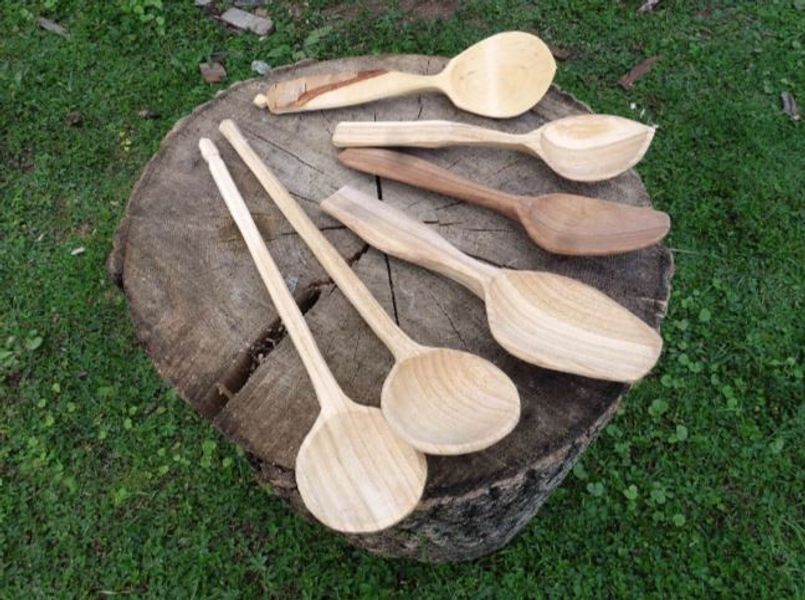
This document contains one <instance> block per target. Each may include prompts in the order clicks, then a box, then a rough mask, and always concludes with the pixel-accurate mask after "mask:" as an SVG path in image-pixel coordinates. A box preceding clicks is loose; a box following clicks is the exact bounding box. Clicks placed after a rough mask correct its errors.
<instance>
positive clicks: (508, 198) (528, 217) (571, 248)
mask: <svg viewBox="0 0 805 600" xmlns="http://www.w3.org/2000/svg"><path fill="white" fill-rule="evenodd" d="M338 159H339V160H340V161H341V162H342V163H344V164H345V165H347V166H348V167H352V168H353V169H357V170H359V171H363V172H365V173H371V174H372V175H379V176H380V177H387V178H389V179H394V180H396V181H402V182H403V183H408V184H411V185H415V186H417V187H421V188H424V189H426V190H430V191H432V192H437V193H440V194H445V195H446V196H453V197H454V198H460V199H461V200H466V201H468V202H472V203H473V204H479V205H480V206H485V207H487V208H491V209H492V210H496V211H498V212H500V213H503V214H504V215H506V216H507V217H509V218H510V219H514V220H515V221H520V223H521V224H522V225H523V227H524V228H525V230H526V232H527V233H528V235H529V236H530V237H531V239H532V240H534V241H535V242H536V243H537V244H539V245H540V246H542V247H543V248H545V249H546V250H550V251H551V252H555V253H557V254H572V255H601V254H617V253H619V252H629V251H630V250H637V249H638V248H645V247H646V246H650V245H651V244H656V243H657V242H659V241H660V240H661V239H662V238H664V237H665V235H666V234H667V233H668V229H669V228H670V227H671V219H670V218H669V217H668V215H667V214H666V213H664V212H661V211H658V210H654V209H652V208H642V207H638V206H629V205H627V204H619V203H617V202H607V201H606V200H599V199H597V198H589V197H587V196H577V195H575V194H546V195H544V196H515V195H513V194H506V193H504V192H501V191H498V190H494V189H492V188H488V187H486V186H483V185H481V184H478V183H475V182H472V181H469V180H468V179H464V178H463V177H459V176H458V175H455V174H453V173H451V172H450V171H448V170H446V169H442V168H441V167H438V166H436V165H434V164H433V163H432V162H430V161H427V160H424V159H421V158H417V157H416V156H412V155H410V154H403V153H401V152H394V151H392V150H381V149H378V148H360V149H358V148H350V149H348V150H344V151H343V152H342V153H341V154H339V156H338Z"/></svg>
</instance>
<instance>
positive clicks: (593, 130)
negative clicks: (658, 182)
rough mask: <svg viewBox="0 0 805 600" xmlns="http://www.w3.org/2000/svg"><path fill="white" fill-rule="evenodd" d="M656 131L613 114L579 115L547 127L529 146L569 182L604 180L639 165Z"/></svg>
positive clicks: (557, 121)
mask: <svg viewBox="0 0 805 600" xmlns="http://www.w3.org/2000/svg"><path fill="white" fill-rule="evenodd" d="M654 131H655V128H654V127H649V126H647V125H643V124H642V123H638V122H637V121H632V120H631V119H624V118H623V117H617V116H614V115H579V116H576V117H565V118H564V119H558V120H556V121H552V122H550V123H548V124H546V125H544V126H543V127H541V128H540V130H539V132H540V136H539V139H538V141H535V142H531V143H529V146H530V147H532V151H534V153H535V154H537V155H538V156H540V157H541V158H542V160H544V161H545V162H546V163H547V164H548V166H549V167H551V169H553V170H554V171H556V172H557V173H559V174H560V175H562V176H563V177H565V178H566V179H571V180H573V181H601V180H603V179H609V178H611V177H615V176H617V175H620V174H621V173H623V172H625V171H627V170H629V169H631V168H632V167H633V166H635V165H636V164H637V163H638V162H640V159H642V158H643V156H644V155H645V154H646V152H647V151H648V148H649V146H650V145H651V140H652V139H654Z"/></svg>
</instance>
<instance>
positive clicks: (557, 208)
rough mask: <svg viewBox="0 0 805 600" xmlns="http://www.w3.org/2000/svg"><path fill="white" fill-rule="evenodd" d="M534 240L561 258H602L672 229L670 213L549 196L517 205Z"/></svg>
mask: <svg viewBox="0 0 805 600" xmlns="http://www.w3.org/2000/svg"><path fill="white" fill-rule="evenodd" d="M517 212H518V216H519V218H520V223H521V224H522V225H523V227H524V228H525V230H526V232H527V233H528V235H529V236H530V237H531V239H533V240H535V241H537V240H538V241H539V245H540V246H542V247H543V248H545V249H546V250H549V251H550V252H555V253H557V254H568V255H585V256H603V255H608V254H616V253H619V252H629V251H632V250H636V249H639V248H645V247H646V246H650V245H652V244H656V243H657V242H659V241H660V240H662V239H663V238H664V237H665V236H666V235H667V234H668V231H669V230H670V229H671V218H670V217H669V216H668V214H667V213H664V212H662V211H659V210H654V209H651V208H647V207H642V206H630V205H628V204H620V203H617V202H607V201H606V200H598V199H597V198H590V197H588V196H577V195H575V194H561V193H559V194H546V195H544V196H538V197H534V198H533V199H532V201H531V202H528V203H521V204H519V205H518V206H517Z"/></svg>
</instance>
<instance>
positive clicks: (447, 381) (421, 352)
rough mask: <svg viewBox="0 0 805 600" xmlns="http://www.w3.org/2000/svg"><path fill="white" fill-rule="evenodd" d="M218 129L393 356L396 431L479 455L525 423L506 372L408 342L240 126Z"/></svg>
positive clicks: (439, 449)
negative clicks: (478, 451) (521, 423)
mask: <svg viewBox="0 0 805 600" xmlns="http://www.w3.org/2000/svg"><path fill="white" fill-rule="evenodd" d="M219 129H220V130H221V133H223V134H224V137H226V139H227V140H228V141H229V143H230V144H232V147H233V148H235V150H236V151H237V153H238V154H239V155H240V157H241V158H242V159H243V161H244V162H245V163H246V164H247V165H248V166H249V168H250V169H251V171H252V173H254V175H255V176H256V177H257V179H258V180H259V181H260V183H261V184H262V186H263V188H265V190H266V192H267V193H268V195H269V196H270V197H271V198H272V199H273V200H274V202H275V204H276V205H277V207H278V208H279V209H280V210H281V211H282V213H283V215H285V217H286V218H287V219H288V221H289V222H290V223H291V225H292V226H293V228H294V229H295V230H296V231H297V233H299V235H300V237H301V238H302V239H303V240H304V241H305V243H306V244H307V245H308V247H309V248H310V250H311V251H312V252H313V254H314V255H315V256H316V258H317V259H318V261H319V262H320V263H321V264H322V266H323V267H324V270H325V271H327V273H328V274H329V275H330V276H331V277H332V278H333V281H335V283H336V284H337V285H338V287H339V289H340V290H341V291H342V292H343V293H344V295H345V296H346V297H347V299H348V300H349V301H350V302H351V303H352V305H353V306H354V307H355V309H356V310H357V311H358V312H359V313H360V314H361V316H362V317H363V319H364V320H365V321H366V322H367V323H368V324H369V326H370V327H371V328H372V330H373V331H374V332H375V333H376V334H377V336H378V337H379V338H380V339H381V340H382V341H383V343H384V344H385V345H386V346H387V347H388V349H389V350H390V351H391V353H392V354H393V355H394V358H395V365H394V367H393V368H392V370H391V371H390V372H389V374H388V376H387V377H386V381H385V384H384V385H383V391H382V395H381V408H382V410H383V414H384V415H385V417H386V419H387V420H388V423H389V425H390V426H391V427H392V429H394V431H395V432H396V433H397V434H398V435H399V436H401V437H402V438H403V439H404V440H406V441H407V442H408V443H409V444H411V445H412V446H413V447H415V448H417V449H418V450H421V451H422V452H428V453H430V454H463V453H466V452H474V451H476V450H482V449H484V448H487V447H489V446H491V445H492V444H494V443H495V442H497V441H498V440H500V439H501V438H503V437H505V436H506V435H508V434H509V432H511V430H512V429H514V427H515V426H516V425H517V423H518V421H519V420H520V396H519V393H518V392H517V388H516V387H515V385H514V383H512V381H511V380H510V379H509V378H508V377H507V376H506V374H505V373H504V372H503V371H501V370H500V369H498V368H497V367H496V366H494V365H493V364H492V363H490V362H489V361H487V360H484V359H482V358H481V357H479V356H475V355H474V354H470V353H468V352H462V351H459V350H453V349H448V348H429V347H426V346H421V345H419V344H417V343H416V342H414V341H413V340H412V339H411V338H409V337H408V336H407V335H406V334H405V333H404V332H403V331H402V330H401V329H400V328H399V327H398V326H397V324H396V323H395V322H394V321H393V320H392V319H391V317H389V315H388V314H387V313H386V311H385V310H384V309H383V307H382V306H381V305H380V304H379V303H378V302H377V300H376V299H375V297H374V296H373V295H372V293H371V292H370V291H369V290H368V288H367V287H366V286H365V285H364V284H363V282H362V281H361V280H360V279H359V278H358V276H357V275H355V272H354V271H353V270H352V269H351V268H350V267H349V265H348V264H347V263H346V261H345V260H344V259H343V258H342V257H341V255H340V254H339V253H338V251H337V250H336V249H335V248H334V247H333V245H332V244H331V243H330V242H329V241H328V240H327V238H325V237H324V235H323V234H322V233H321V231H319V229H318V227H316V225H315V224H314V223H313V222H312V221H311V220H310V218H309V217H308V216H307V214H306V213H305V211H304V210H302V208H301V207H300V206H299V204H298V203H297V202H296V200H294V199H293V197H292V196H291V195H290V194H289V193H288V191H287V190H286V189H285V187H284V186H283V185H282V184H281V183H280V182H279V180H277V178H276V177H275V176H274V174H273V173H271V171H270V170H269V169H268V167H267V166H266V165H265V163H264V162H263V161H262V160H261V159H260V157H258V156H257V153H255V151H254V150H253V149H252V147H251V145H249V143H248V141H246V138H244V137H243V134H242V133H241V132H240V130H239V129H238V127H237V125H236V124H235V123H234V121H232V120H230V119H226V120H224V121H222V122H221V125H220V127H219Z"/></svg>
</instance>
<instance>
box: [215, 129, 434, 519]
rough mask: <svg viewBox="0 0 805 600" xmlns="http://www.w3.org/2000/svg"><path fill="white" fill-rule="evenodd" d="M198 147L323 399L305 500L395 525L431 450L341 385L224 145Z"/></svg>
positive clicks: (305, 449) (303, 477) (299, 472)
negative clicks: (222, 151)
mask: <svg viewBox="0 0 805 600" xmlns="http://www.w3.org/2000/svg"><path fill="white" fill-rule="evenodd" d="M199 148H200V149H201V154H202V156H203V157H204V159H205V160H206V161H207V163H208V164H209V167H210V172H211V173H212V176H213V178H214V179H215V183H216V184H217V185H218V189H219V190H220V192H221V195H222V196H223V197H224V201H225V202H226V205H227V208H229V212H230V213H231V214H232V218H233V219H234V220H235V223H236V224H237V226H238V229H240V232H241V234H242V235H243V239H244V240H245V241H246V245H247V246H248V248H249V253H250V254H251V255H252V258H253V259H254V262H255V265H256V266H257V270H258V271H259V272H260V276H261V277H262V278H263V282H264V283H265V285H266V287H267V288H268V293H269V294H270V295H271V300H272V301H273V302H274V306H275V307H276V309H277V313H278V314H279V316H280V318H281V319H282V322H283V323H284V324H285V327H286V329H287V330H288V335H290V337H291V341H292V342H293V344H294V346H295V347H296V350H297V352H299V356H300V357H301V358H302V362H303V363H304V365H305V369H307V372H308V375H309V377H310V380H311V381H312V382H313V389H314V390H315V392H316V397H317V398H318V401H319V404H320V405H321V412H320V413H319V416H318V418H317V419H316V422H315V423H314V424H313V427H312V428H311V429H310V431H309V432H308V434H307V436H305V439H304V441H303V442H302V447H301V448H300V449H299V454H298V455H297V457H296V483H297V485H298V487H299V493H300V494H301V495H302V500H304V502H305V505H306V506H307V507H308V509H310V512H311V513H313V515H314V516H315V517H316V518H317V519H319V521H321V522H322V523H324V524H325V525H327V526H328V527H332V528H333V529H337V530H339V531H343V532H347V533H368V532H373V531H379V530H381V529H385V528H386V527H389V526H391V525H393V524H394V523H397V522H398V521H400V520H401V519H403V518H404V517H406V516H407V515H408V514H409V513H411V511H413V510H414V508H415V507H416V505H417V503H418V502H419V499H420V497H421V496H422V492H423V490H424V488H425V479H426V477H427V463H426V461H425V456H424V455H423V454H421V453H420V452H417V451H416V450H414V448H412V447H411V446H410V445H408V444H407V443H405V442H404V441H403V440H402V439H400V438H399V437H398V436H397V435H396V434H395V433H394V432H393V431H392V430H391V428H390V427H389V426H388V424H387V423H386V420H385V419H384V418H383V415H382V413H381V412H380V411H379V410H378V409H376V408H370V407H367V406H361V405H360V404H356V403H355V402H353V401H352V400H350V399H349V398H348V397H347V396H346V394H344V392H343V391H342V390H341V388H340V387H339V385H338V382H337V381H336V380H335V378H334V377H333V374H332V373H331V372H330V369H329V368H327V363H325V362H324V358H323V357H322V355H321V353H320V352H319V349H318V347H317V346H316V341H315V340H314V339H313V336H312V334H311V333H310V329H308V326H307V323H306V322H305V318H304V317H303V316H302V313H301V311H300V310H299V307H298V306H297V305H296V302H294V299H293V296H291V293H290V292H289V291H288V288H287V287H286V286H285V281H284V280H283V278H282V274H281V273H280V272H279V269H277V265H276V264H275V263H274V261H273V259H272V258H271V255H270V254H269V253H268V248H266V245H265V242H263V238H262V237H261V235H260V232H259V231H258V230H257V226H256V225H255V224H254V221H253V220H252V217H251V215H250V214H249V209H248V208H246V204H245V203H244V202H243V198H242V197H241V195H240V192H238V189H237V187H235V182H234V181H232V177H231V176H230V174H229V171H228V170H227V168H226V165H225V164H224V161H223V160H222V159H221V157H220V155H219V154H218V149H217V148H216V147H215V145H214V144H213V143H212V142H211V141H210V140H208V139H206V138H202V139H201V140H200V141H199Z"/></svg>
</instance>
